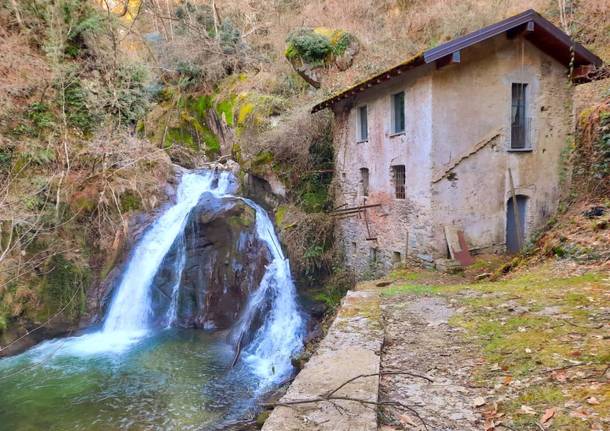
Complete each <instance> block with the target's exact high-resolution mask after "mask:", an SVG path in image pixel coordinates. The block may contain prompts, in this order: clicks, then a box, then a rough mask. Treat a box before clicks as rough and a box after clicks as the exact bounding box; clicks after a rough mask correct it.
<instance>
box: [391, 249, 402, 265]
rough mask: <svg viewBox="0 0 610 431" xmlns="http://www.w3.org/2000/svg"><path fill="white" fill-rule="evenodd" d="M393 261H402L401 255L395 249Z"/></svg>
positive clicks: (395, 262) (396, 262)
mask: <svg viewBox="0 0 610 431" xmlns="http://www.w3.org/2000/svg"><path fill="white" fill-rule="evenodd" d="M393 261H394V264H395V265H398V264H400V263H401V262H402V255H401V254H400V252H399V251H395V252H394V255H393Z"/></svg>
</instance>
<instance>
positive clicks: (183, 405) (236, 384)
mask: <svg viewBox="0 0 610 431" xmlns="http://www.w3.org/2000/svg"><path fill="white" fill-rule="evenodd" d="M54 343H56V342H54ZM68 344H69V343H68ZM64 349H67V347H66V346H65V345H62V344H61V340H59V343H56V344H53V343H51V345H47V346H45V345H43V346H42V347H39V348H34V349H32V350H31V351H29V352H26V353H24V354H22V355H19V356H15V357H12V358H6V359H2V360H0V430H1V431H26V430H27V431H29V430H36V431H39V430H50V431H54V430H57V431H59V430H61V431H67V430H104V431H108V430H185V431H188V430H209V429H213V428H214V427H215V426H218V425H219V424H222V423H223V421H227V420H233V419H236V418H239V417H242V416H243V415H244V414H245V413H246V411H247V410H248V409H251V408H253V406H254V400H255V399H256V395H257V388H258V385H259V382H258V381H257V379H256V377H255V376H254V375H252V374H251V373H250V372H249V371H248V369H247V367H243V366H242V367H238V368H235V369H231V368H230V365H231V362H232V359H233V352H232V349H231V348H230V347H229V346H228V345H227V344H225V342H224V339H223V338H222V337H219V336H217V335H212V334H208V333H206V332H203V331H198V330H167V331H164V332H161V333H158V334H156V335H153V336H150V337H147V338H144V339H142V340H141V341H139V342H137V343H135V344H134V345H133V346H131V348H129V349H127V350H125V351H123V352H122V353H96V354H93V355H72V354H66V353H65V351H63V350H64Z"/></svg>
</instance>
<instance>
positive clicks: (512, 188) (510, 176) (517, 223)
mask: <svg viewBox="0 0 610 431" xmlns="http://www.w3.org/2000/svg"><path fill="white" fill-rule="evenodd" d="M508 180H509V181H510V193H511V195H512V197H511V199H512V201H513V217H514V220H515V229H517V234H516V235H517V236H516V239H517V247H518V248H519V250H521V220H519V214H518V212H517V211H518V210H519V208H518V207H517V195H516V194H515V184H514V183H513V173H512V172H511V170H510V168H508Z"/></svg>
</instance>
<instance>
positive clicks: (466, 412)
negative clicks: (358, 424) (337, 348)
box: [380, 295, 484, 431]
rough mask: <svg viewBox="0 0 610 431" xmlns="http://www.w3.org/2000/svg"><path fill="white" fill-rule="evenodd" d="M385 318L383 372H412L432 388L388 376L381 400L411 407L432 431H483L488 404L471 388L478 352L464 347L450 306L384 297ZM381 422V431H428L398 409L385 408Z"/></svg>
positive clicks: (428, 300)
mask: <svg viewBox="0 0 610 431" xmlns="http://www.w3.org/2000/svg"><path fill="white" fill-rule="evenodd" d="M382 313H383V320H384V328H385V344H384V348H383V354H382V368H381V369H382V371H389V370H397V369H398V370H404V371H411V372H413V373H417V374H422V375H425V376H427V377H430V378H431V379H432V380H433V382H428V381H425V380H423V379H420V378H413V377H410V376H408V375H384V376H383V377H382V381H381V388H380V400H392V401H397V402H400V403H403V404H405V405H408V406H410V407H412V408H413V409H414V410H415V411H416V412H417V413H418V414H419V415H420V416H421V418H422V419H423V420H424V421H425V422H426V424H427V427H428V429H429V430H435V431H438V430H442V431H472V430H482V429H483V418H482V417H481V414H480V412H479V411H478V409H477V407H480V405H482V404H483V398H482V395H484V394H482V393H481V389H478V388H476V387H474V386H473V385H472V384H471V383H470V381H471V377H472V376H471V371H472V370H473V368H474V365H475V362H476V360H477V357H476V349H473V348H472V346H470V345H468V344H465V343H464V342H462V341H460V340H461V338H462V337H461V334H460V333H459V332H458V331H459V330H458V329H456V328H452V327H450V326H449V325H448V319H449V318H450V317H451V316H452V315H453V313H454V311H453V309H452V308H451V307H449V305H448V304H447V302H446V300H445V299H443V298H440V297H437V296H434V297H430V296H423V297H422V296H415V295H397V296H391V297H382ZM477 404H480V405H477ZM380 422H381V423H380V430H381V431H393V430H404V429H407V430H413V431H415V430H418V431H419V430H425V429H426V428H425V427H424V426H423V425H422V424H421V421H420V419H419V418H417V417H416V416H415V415H414V414H413V413H411V412H409V411H405V410H404V409H397V408H394V407H384V408H383V410H382V411H381V412H380Z"/></svg>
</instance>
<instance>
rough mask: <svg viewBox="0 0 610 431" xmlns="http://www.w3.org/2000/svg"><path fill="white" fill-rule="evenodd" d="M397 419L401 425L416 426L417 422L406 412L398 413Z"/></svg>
mask: <svg viewBox="0 0 610 431" xmlns="http://www.w3.org/2000/svg"><path fill="white" fill-rule="evenodd" d="M399 420H400V423H401V424H402V425H403V426H409V427H415V426H417V422H416V421H415V419H413V418H412V417H411V416H409V415H408V414H406V413H403V414H402V415H400V418H399Z"/></svg>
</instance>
